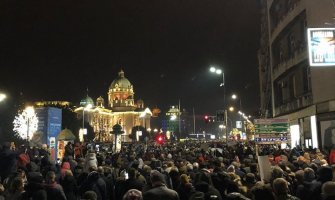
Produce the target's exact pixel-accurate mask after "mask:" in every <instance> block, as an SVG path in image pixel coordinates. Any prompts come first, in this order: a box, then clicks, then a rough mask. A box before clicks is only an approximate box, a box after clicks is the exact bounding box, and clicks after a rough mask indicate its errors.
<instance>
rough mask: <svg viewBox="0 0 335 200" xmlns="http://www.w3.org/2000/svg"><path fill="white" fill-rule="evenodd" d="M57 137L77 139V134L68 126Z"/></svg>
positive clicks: (59, 138)
mask: <svg viewBox="0 0 335 200" xmlns="http://www.w3.org/2000/svg"><path fill="white" fill-rule="evenodd" d="M57 138H58V140H75V139H76V136H75V135H73V133H72V131H71V130H70V129H67V128H66V129H64V130H62V131H61V132H60V133H59V135H58V137H57Z"/></svg>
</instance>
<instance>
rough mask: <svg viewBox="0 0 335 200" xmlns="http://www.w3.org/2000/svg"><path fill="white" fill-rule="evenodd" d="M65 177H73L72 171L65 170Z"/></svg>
mask: <svg viewBox="0 0 335 200" xmlns="http://www.w3.org/2000/svg"><path fill="white" fill-rule="evenodd" d="M65 176H73V174H72V171H71V170H66V171H65Z"/></svg>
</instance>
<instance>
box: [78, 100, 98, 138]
mask: <svg viewBox="0 0 335 200" xmlns="http://www.w3.org/2000/svg"><path fill="white" fill-rule="evenodd" d="M91 108H92V104H87V105H86V106H85V107H83V132H82V133H83V135H84V133H85V109H91ZM99 139H100V138H99Z"/></svg>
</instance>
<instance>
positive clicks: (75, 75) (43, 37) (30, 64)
mask: <svg viewBox="0 0 335 200" xmlns="http://www.w3.org/2000/svg"><path fill="white" fill-rule="evenodd" d="M259 18H260V11H259V4H258V0H99V1H94V0H30V1H21V0H20V1H19V0H2V1H1V2H0V91H5V92H7V93H8V94H9V96H10V97H9V99H8V101H16V100H17V97H18V96H19V95H18V94H20V93H22V94H23V96H22V98H24V100H25V101H40V100H65V101H71V102H73V103H76V104H79V101H80V99H82V98H83V97H84V96H85V95H86V88H88V89H89V96H91V97H92V98H93V99H96V98H97V97H98V96H100V95H103V97H105V99H107V90H108V87H109V85H110V84H111V82H112V81H113V79H114V78H116V77H117V74H118V72H119V71H120V69H123V70H124V72H125V76H126V77H127V78H128V79H129V80H130V82H131V83H132V84H133V85H134V89H135V99H139V98H141V99H143V100H144V102H145V105H146V106H149V107H150V108H153V107H155V106H157V107H159V108H161V109H162V110H163V111H166V109H167V108H168V107H169V106H170V105H174V104H175V105H176V104H178V100H179V99H180V101H181V106H182V107H184V108H186V109H187V110H189V111H191V110H192V108H194V109H195V112H196V113H197V114H204V113H208V114H211V113H215V111H216V110H217V109H220V108H221V107H222V105H223V88H220V87H219V84H220V82H221V81H222V77H221V76H216V75H215V74H211V73H209V70H208V69H209V66H211V65H215V66H218V67H221V68H222V69H223V70H224V72H225V77H226V96H227V99H228V96H230V94H231V93H232V92H237V93H238V94H240V95H241V97H242V107H243V108H244V110H245V112H246V113H251V114H254V113H256V112H257V110H258V108H259V79H258V66H257V49H258V47H259V37H260V33H259V31H260V19H259ZM228 104H229V102H228Z"/></svg>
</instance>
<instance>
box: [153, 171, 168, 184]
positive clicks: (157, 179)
mask: <svg viewBox="0 0 335 200" xmlns="http://www.w3.org/2000/svg"><path fill="white" fill-rule="evenodd" d="M150 180H151V184H152V185H153V186H155V185H159V184H164V183H165V180H164V175H163V174H162V173H160V172H159V171H157V170H152V171H151V172H150Z"/></svg>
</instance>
